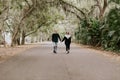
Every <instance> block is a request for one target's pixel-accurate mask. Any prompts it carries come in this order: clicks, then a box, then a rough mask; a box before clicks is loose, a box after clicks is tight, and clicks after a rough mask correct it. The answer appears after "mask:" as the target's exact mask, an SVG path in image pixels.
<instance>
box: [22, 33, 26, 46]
mask: <svg viewBox="0 0 120 80" xmlns="http://www.w3.org/2000/svg"><path fill="white" fill-rule="evenodd" d="M24 44H25V31H23V32H22V42H21V45H24Z"/></svg>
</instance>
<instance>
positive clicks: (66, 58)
mask: <svg viewBox="0 0 120 80" xmlns="http://www.w3.org/2000/svg"><path fill="white" fill-rule="evenodd" d="M64 50H65V49H64V46H63V45H62V44H61V45H59V50H58V54H54V53H52V48H51V43H42V44H41V46H40V47H36V48H32V49H30V50H28V51H25V52H24V53H21V54H19V55H16V56H14V57H12V58H10V59H9V60H8V61H6V62H4V63H1V64H0V80H120V63H119V62H116V61H114V60H112V59H110V58H109V57H105V56H103V55H101V54H98V53H95V52H94V51H90V50H88V49H85V48H81V47H78V46H75V45H72V48H71V52H70V54H65V51H64Z"/></svg>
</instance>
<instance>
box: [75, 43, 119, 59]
mask: <svg viewBox="0 0 120 80" xmlns="http://www.w3.org/2000/svg"><path fill="white" fill-rule="evenodd" d="M75 44H76V43H75ZM76 45H78V46H80V47H82V48H86V49H88V50H92V51H94V52H96V53H99V54H101V55H104V56H107V57H110V58H111V59H114V60H117V61H120V53H115V52H112V51H106V50H103V49H101V48H99V47H97V48H96V47H92V46H89V45H82V44H76Z"/></svg>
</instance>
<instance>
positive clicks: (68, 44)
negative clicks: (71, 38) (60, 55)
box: [65, 43, 70, 51]
mask: <svg viewBox="0 0 120 80" xmlns="http://www.w3.org/2000/svg"><path fill="white" fill-rule="evenodd" d="M65 46H66V51H68V50H70V43H65Z"/></svg>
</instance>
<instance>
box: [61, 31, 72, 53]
mask: <svg viewBox="0 0 120 80" xmlns="http://www.w3.org/2000/svg"><path fill="white" fill-rule="evenodd" d="M63 41H65V46H66V52H67V54H68V53H69V51H70V44H71V35H70V34H69V32H66V34H65V36H64V38H63V40H62V42H63Z"/></svg>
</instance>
